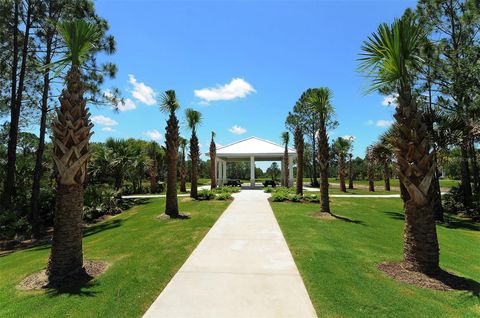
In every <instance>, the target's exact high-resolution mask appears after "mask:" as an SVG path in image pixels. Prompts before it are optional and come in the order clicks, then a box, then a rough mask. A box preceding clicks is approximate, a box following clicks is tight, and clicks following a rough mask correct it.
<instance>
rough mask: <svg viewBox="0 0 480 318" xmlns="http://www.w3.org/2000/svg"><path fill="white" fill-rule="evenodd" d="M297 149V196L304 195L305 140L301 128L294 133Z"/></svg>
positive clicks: (297, 128)
mask: <svg viewBox="0 0 480 318" xmlns="http://www.w3.org/2000/svg"><path fill="white" fill-rule="evenodd" d="M294 142H295V149H296V151H297V188H296V193H297V194H303V152H304V147H305V143H304V140H303V131H302V129H301V128H300V127H298V126H297V127H295V132H294Z"/></svg>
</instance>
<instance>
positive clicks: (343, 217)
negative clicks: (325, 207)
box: [330, 212, 366, 225]
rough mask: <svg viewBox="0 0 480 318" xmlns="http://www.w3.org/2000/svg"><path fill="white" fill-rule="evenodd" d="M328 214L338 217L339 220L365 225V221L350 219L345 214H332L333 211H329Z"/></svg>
mask: <svg viewBox="0 0 480 318" xmlns="http://www.w3.org/2000/svg"><path fill="white" fill-rule="evenodd" d="M330 214H331V215H332V216H333V217H334V218H336V219H338V220H341V221H344V222H348V223H354V224H360V225H366V224H365V222H363V221H361V220H353V219H350V218H347V217H346V216H341V215H337V214H334V213H331V212H330Z"/></svg>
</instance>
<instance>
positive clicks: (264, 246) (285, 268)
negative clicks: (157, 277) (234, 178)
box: [144, 190, 316, 318]
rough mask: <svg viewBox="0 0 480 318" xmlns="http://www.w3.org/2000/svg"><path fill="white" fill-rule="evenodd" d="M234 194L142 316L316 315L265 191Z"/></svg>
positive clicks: (251, 317) (299, 316) (246, 191)
mask: <svg viewBox="0 0 480 318" xmlns="http://www.w3.org/2000/svg"><path fill="white" fill-rule="evenodd" d="M234 196H235V200H234V201H233V202H232V204H230V206H229V207H228V208H227V210H226V211H225V212H224V213H223V215H222V216H221V217H220V218H219V219H218V221H217V222H216V223H215V225H214V226H213V227H212V228H211V229H210V231H209V232H208V234H207V235H206V236H205V238H204V239H203V240H202V241H201V242H200V244H199V245H198V247H197V248H196V249H195V250H194V252H193V253H192V255H190V257H189V258H188V259H187V261H186V262H185V264H184V265H183V266H182V267H181V268H180V270H179V271H178V272H177V274H176V275H175V276H174V277H173V278H172V280H171V281H170V283H169V284H168V285H167V286H166V287H165V289H164V290H163V291H162V292H161V294H160V296H158V298H157V299H156V300H155V302H154V303H153V304H152V305H151V307H150V308H149V309H148V311H147V312H146V313H145V315H144V317H189V318H191V317H222V318H230V317H235V318H236V317H246V318H247V317H248V318H253V317H295V318H301V317H316V314H315V310H314V309H313V306H312V303H311V301H310V298H309V296H308V294H307V291H306V289H305V286H304V284H303V281H302V279H301V277H300V274H299V273H298V270H297V267H296V266H295V263H294V261H293V258H292V255H291V254H290V251H289V249H288V246H287V244H286V242H285V239H284V238H283V235H282V232H281V231H280V228H279V226H278V223H277V221H276V219H275V217H274V215H273V212H272V209H271V208H270V205H269V203H268V201H267V198H268V196H269V195H268V194H266V193H264V192H263V191H262V190H242V191H241V192H240V193H237V194H235V195H234ZM186 222H188V221H186Z"/></svg>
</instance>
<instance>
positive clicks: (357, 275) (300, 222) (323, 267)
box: [272, 198, 480, 317]
mask: <svg viewBox="0 0 480 318" xmlns="http://www.w3.org/2000/svg"><path fill="white" fill-rule="evenodd" d="M331 207H332V211H333V212H334V213H336V214H339V215H342V216H345V217H348V218H350V219H351V220H353V221H354V222H346V221H341V220H321V219H317V218H313V217H312V214H313V213H315V212H318V210H319V205H318V204H298V203H297V204H296V203H275V202H274V203H272V208H273V210H274V213H275V216H276V218H277V220H278V222H279V224H280V227H281V229H282V232H283V234H284V236H285V238H286V240H287V243H288V245H289V247H290V250H291V252H292V254H293V257H294V259H295V262H296V264H297V266H298V268H299V271H300V273H301V275H302V277H303V281H304V282H305V285H306V287H307V290H308V292H309V294H310V298H311V299H312V302H313V304H314V306H315V309H316V311H317V314H318V315H319V316H320V317H480V296H479V295H478V294H477V295H474V294H473V293H472V292H467V291H452V292H442V291H433V290H428V289H421V288H417V287H414V286H411V285H408V284H405V283H400V282H397V281H395V280H393V279H391V278H389V277H387V276H386V275H385V274H384V273H383V272H381V271H379V270H378V269H377V267H376V266H377V264H379V263H382V262H384V261H400V260H401V259H402V248H403V247H402V244H403V241H402V237H403V224H404V221H403V213H402V202H401V200H400V199H355V198H332V203H331ZM437 229H438V236H439V242H440V253H441V254H440V255H441V266H442V267H443V268H444V269H446V270H449V271H452V272H454V273H456V274H458V275H461V276H464V277H467V278H470V279H474V280H475V281H477V282H480V262H479V260H480V247H479V246H480V226H479V225H474V224H471V223H464V222H462V221H460V220H458V219H452V220H451V222H450V227H445V226H438V227H437Z"/></svg>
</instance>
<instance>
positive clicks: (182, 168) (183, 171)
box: [180, 148, 187, 192]
mask: <svg viewBox="0 0 480 318" xmlns="http://www.w3.org/2000/svg"><path fill="white" fill-rule="evenodd" d="M180 192H187V171H186V167H185V148H183V149H182V161H181V162H180Z"/></svg>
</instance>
